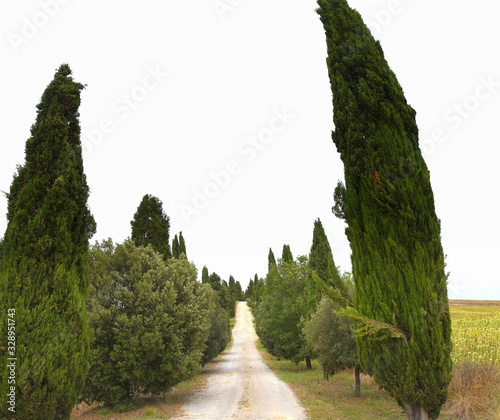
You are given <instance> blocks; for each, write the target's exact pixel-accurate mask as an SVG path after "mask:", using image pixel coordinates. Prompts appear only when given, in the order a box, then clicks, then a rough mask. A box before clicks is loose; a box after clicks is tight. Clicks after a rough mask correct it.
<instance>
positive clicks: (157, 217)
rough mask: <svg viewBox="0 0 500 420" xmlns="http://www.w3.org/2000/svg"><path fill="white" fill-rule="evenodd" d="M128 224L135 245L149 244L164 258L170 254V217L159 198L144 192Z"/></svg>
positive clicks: (167, 257) (166, 258)
mask: <svg viewBox="0 0 500 420" xmlns="http://www.w3.org/2000/svg"><path fill="white" fill-rule="evenodd" d="M130 225H131V226H132V240H133V241H134V243H135V245H136V246H147V245H151V246H152V247H153V249H154V250H155V251H156V252H159V253H160V254H161V255H163V258H164V259H165V260H168V259H169V258H170V257H171V256H172V255H171V251H170V243H169V235H170V233H169V232H170V218H169V217H168V216H167V215H166V214H165V212H164V211H163V204H162V202H161V201H160V199H159V198H157V197H154V196H152V195H149V194H146V195H145V196H144V197H143V198H142V200H141V203H140V204H139V207H137V211H136V213H135V214H134V219H133V220H132V221H131V222H130ZM179 253H180V251H179Z"/></svg>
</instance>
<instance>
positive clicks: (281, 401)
mask: <svg viewBox="0 0 500 420" xmlns="http://www.w3.org/2000/svg"><path fill="white" fill-rule="evenodd" d="M256 340H257V335H256V334H255V329H254V326H253V323H252V314H251V312H250V309H249V308H248V306H247V304H246V302H240V303H238V307H237V311H236V324H235V326H234V329H233V342H234V344H233V346H232V347H231V350H229V351H227V352H225V353H224V356H222V357H221V358H220V359H218V360H217V362H216V363H215V364H214V365H215V367H214V368H213V369H211V371H210V373H209V378H208V383H207V385H206V387H205V388H203V389H202V390H200V391H198V392H197V393H196V394H195V395H194V396H193V397H192V398H191V400H190V401H189V402H188V403H187V404H186V405H184V407H183V415H181V416H180V417H177V419H248V420H261V419H262V420H270V419H297V420H298V419H306V418H307V416H306V414H305V411H304V409H303V408H302V407H300V406H299V404H298V401H297V398H296V397H295V395H294V394H293V392H292V391H291V389H290V388H289V387H288V385H286V384H285V383H284V382H282V381H280V380H279V379H278V378H277V377H276V375H274V373H273V372H272V371H271V370H270V369H269V368H268V367H267V366H266V365H265V364H264V362H263V361H262V357H261V356H260V355H259V353H258V351H257V348H256V347H255V341H256Z"/></svg>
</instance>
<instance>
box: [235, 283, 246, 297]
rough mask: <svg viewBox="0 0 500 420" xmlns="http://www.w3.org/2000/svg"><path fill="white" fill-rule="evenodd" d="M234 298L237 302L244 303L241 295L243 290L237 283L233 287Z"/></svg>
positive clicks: (243, 295)
mask: <svg viewBox="0 0 500 420" xmlns="http://www.w3.org/2000/svg"><path fill="white" fill-rule="evenodd" d="M234 290H235V291H234V297H235V298H236V300H237V301H240V302H241V301H244V300H245V294H244V293H243V288H242V287H241V283H240V282H239V281H236V284H235V285H234Z"/></svg>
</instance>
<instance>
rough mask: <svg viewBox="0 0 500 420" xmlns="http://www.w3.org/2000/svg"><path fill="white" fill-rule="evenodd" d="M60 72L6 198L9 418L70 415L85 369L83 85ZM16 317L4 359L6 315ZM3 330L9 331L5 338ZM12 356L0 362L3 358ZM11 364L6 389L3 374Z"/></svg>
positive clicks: (3, 311) (87, 217)
mask: <svg viewBox="0 0 500 420" xmlns="http://www.w3.org/2000/svg"><path fill="white" fill-rule="evenodd" d="M71 74H72V72H71V69H70V67H69V66H68V65H67V64H63V65H61V66H60V67H59V69H58V70H57V71H56V73H55V75H54V79H53V80H52V82H50V84H49V85H48V86H47V88H46V89H45V91H44V93H43V95H42V98H41V101H40V103H39V104H38V105H37V116H36V121H35V123H34V125H33V126H32V127H31V137H30V138H29V139H28V140H27V142H26V147H25V152H26V158H25V159H26V160H25V163H24V165H22V166H19V167H18V168H17V174H15V175H14V180H13V182H12V185H11V188H10V192H9V193H8V194H7V198H8V212H7V220H8V226H7V230H6V232H5V237H4V240H3V244H2V263H1V269H0V296H1V299H0V362H1V366H2V367H1V368H0V391H1V394H2V400H3V402H2V410H3V415H4V416H5V417H4V418H11V417H14V413H12V416H9V415H8V414H10V413H9V412H8V411H6V410H7V408H9V405H7V407H6V403H5V398H7V397H6V396H7V394H8V393H10V392H11V388H10V387H11V386H14V392H15V402H16V405H15V417H16V418H18V419H33V420H37V419H40V420H42V419H69V418H70V413H71V410H72V408H73V406H74V405H75V404H76V402H77V400H78V398H79V396H80V392H81V390H82V388H83V385H84V383H85V376H86V373H87V370H88V357H89V332H88V321H87V312H86V308H85V301H86V299H87V293H88V241H89V238H90V237H91V236H92V235H93V233H94V231H95V222H94V219H93V217H92V215H91V214H90V211H89V209H88V207H87V199H88V196H89V187H88V186H87V180H86V177H85V174H84V171H83V160H82V148H81V143H80V123H79V113H78V108H79V106H80V93H81V91H82V90H83V89H84V86H83V85H82V84H80V83H77V82H75V81H74V80H73V77H72V76H71ZM8 316H9V319H10V320H14V321H15V332H16V335H15V337H16V339H15V353H13V354H10V352H9V353H8V350H9V347H12V346H9V345H8V343H9V344H11V343H12V341H9V340H8V339H7V337H8V334H7V326H8V325H9V326H13V324H8V322H7V317H8ZM10 332H11V330H9V333H10ZM8 357H10V358H14V357H15V358H16V360H15V361H12V360H10V361H8V360H7V358H8ZM11 363H15V374H16V378H15V379H16V381H15V385H13V384H12V383H11V384H8V376H7V373H8V372H9V370H8V369H7V368H6V366H7V365H8V364H11Z"/></svg>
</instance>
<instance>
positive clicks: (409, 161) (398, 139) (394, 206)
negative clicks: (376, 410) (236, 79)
mask: <svg viewBox="0 0 500 420" xmlns="http://www.w3.org/2000/svg"><path fill="white" fill-rule="evenodd" d="M318 4H319V9H318V13H319V15H320V18H321V21H322V22H323V25H324V28H325V32H326V40H327V49H328V58H327V65H328V71H329V76H330V82H331V88H332V93H333V108H334V123H335V131H334V132H333V133H332V138H333V141H334V143H335V145H336V146H337V150H338V151H339V153H340V156H341V159H342V161H343V162H344V175H345V187H344V188H339V189H337V190H336V196H337V198H338V199H340V200H341V202H340V203H337V205H336V206H335V211H336V212H337V213H338V214H339V215H341V216H342V217H345V219H346V222H347V225H348V228H347V230H346V233H347V237H348V239H349V241H350V244H351V249H352V266H353V275H354V280H355V283H356V310H355V311H354V310H353V311H351V315H352V317H353V319H357V321H358V323H359V332H360V334H361V333H362V334H361V335H360V336H359V339H358V343H357V344H358V350H359V356H360V361H361V364H362V366H363V369H364V371H365V372H367V373H370V374H372V375H373V376H374V378H375V380H376V381H377V382H378V383H379V384H380V385H382V386H383V387H384V388H385V389H386V390H387V391H388V392H389V393H390V394H391V395H393V396H394V397H395V398H396V399H397V401H398V402H399V403H400V404H401V405H402V406H404V407H405V409H406V413H407V415H408V417H409V418H410V419H427V418H431V419H436V418H437V417H438V416H439V412H440V409H441V406H442V405H443V403H444V402H445V401H446V398H447V388H448V384H449V382H450V378H451V359H450V351H451V327H450V325H451V323H450V314H449V309H448V297H447V290H446V274H445V263H444V253H443V249H442V246H441V238H440V222H439V219H438V218H437V216H436V213H435V208H434V198H433V192H432V188H431V183H430V175H429V171H428V169H427V166H426V164H425V162H424V159H423V157H422V154H421V152H420V149H419V144H418V128H417V125H416V121H415V111H414V110H413V109H412V108H411V107H410V106H409V105H408V104H407V102H406V99H405V97H404V94H403V90H402V88H401V86H400V85H399V83H398V81H397V78H396V76H395V74H394V73H393V72H392V70H391V69H390V68H389V65H388V64H387V62H386V60H385V58H384V54H383V52H382V48H381V46H380V44H379V42H376V41H375V40H374V38H373V37H372V35H371V34H370V31H369V29H368V28H367V26H366V25H365V24H364V23H363V21H362V18H361V16H360V15H359V13H357V12H356V11H354V10H352V9H351V8H350V7H349V6H348V4H347V2H346V0H318Z"/></svg>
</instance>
